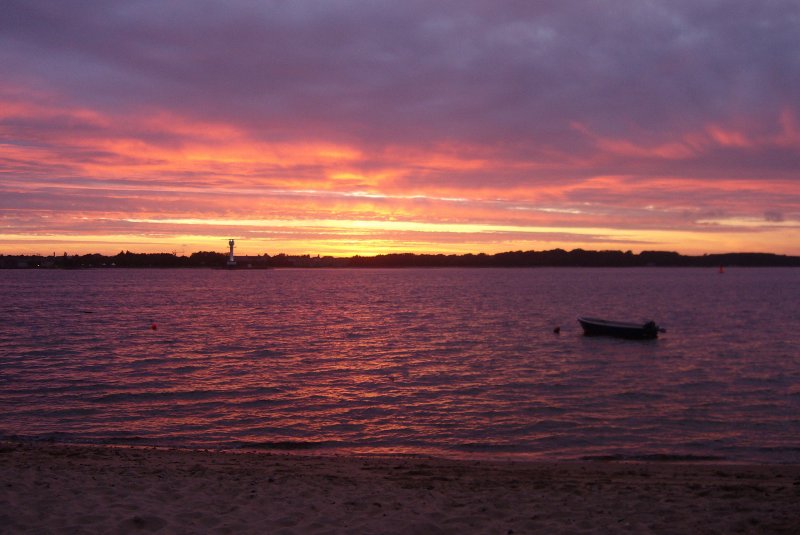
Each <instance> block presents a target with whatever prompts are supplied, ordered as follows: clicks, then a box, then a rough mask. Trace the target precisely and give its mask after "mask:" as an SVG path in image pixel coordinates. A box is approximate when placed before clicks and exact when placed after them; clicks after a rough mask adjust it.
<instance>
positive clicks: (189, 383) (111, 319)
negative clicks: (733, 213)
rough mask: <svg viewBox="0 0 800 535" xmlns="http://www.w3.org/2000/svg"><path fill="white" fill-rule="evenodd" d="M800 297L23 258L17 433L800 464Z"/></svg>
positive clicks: (785, 279) (656, 283)
mask: <svg viewBox="0 0 800 535" xmlns="http://www.w3.org/2000/svg"><path fill="white" fill-rule="evenodd" d="M798 297H800V270H798V269H735V268H730V269H728V270H727V272H726V273H725V274H722V275H721V274H719V273H717V272H716V271H715V270H706V269H657V268H652V269H403V270H347V269H341V270H269V271H245V270H241V271H224V270H219V271H215V270H123V269H110V270H85V271H32V270H30V271H3V272H0V299H1V300H2V301H1V302H2V312H0V437H5V438H9V437H19V438H31V439H42V438H47V439H55V440H61V441H70V442H93V443H126V444H127V443H130V444H148V445H169V446H187V447H214V448H237V447H260V448H267V449H300V448H302V449H308V450H309V451H320V452H334V451H350V452H353V451H355V452H370V453H409V452H411V453H425V454H435V455H444V456H450V457H473V456H479V457H480V456H486V457H489V456H491V457H498V456H499V457H524V458H555V459H573V458H580V457H586V456H606V455H612V456H622V457H624V458H634V459H636V458H642V457H647V456H660V455H665V456H697V457H720V458H724V459H727V460H733V461H759V462H800V328H798V325H800V304H798ZM584 314H585V315H594V316H601V317H609V318H617V319H636V320H638V319H650V318H652V319H655V320H656V321H657V322H658V323H659V324H661V325H662V326H664V327H666V329H667V330H668V332H667V333H666V334H664V335H662V336H661V338H659V339H658V340H653V341H625V340H616V339H611V338H587V337H584V336H582V333H581V330H580V326H579V325H578V324H577V322H576V320H575V318H576V317H577V316H578V315H584ZM154 323H155V325H156V326H157V329H156V330H153V329H152V328H151V326H152V324H154ZM556 326H560V327H561V334H560V335H556V334H554V333H553V328H554V327H556Z"/></svg>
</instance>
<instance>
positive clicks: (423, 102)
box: [0, 0, 800, 256]
mask: <svg viewBox="0 0 800 535" xmlns="http://www.w3.org/2000/svg"><path fill="white" fill-rule="evenodd" d="M228 238H235V239H236V240H237V252H238V253H240V254H263V253H269V254H277V253H280V252H285V253H289V254H297V253H310V254H323V255H327V254H332V255H336V256H342V255H347V256H349V255H352V254H362V255H363V254H368V255H371V254H377V253H387V252H425V253H437V252H442V253H464V252H473V253H478V252H486V253H494V252H500V251H509V250H519V249H523V250H527V249H535V250H542V249H554V248H557V247H559V248H563V249H568V250H569V249H574V248H584V249H615V250H623V251H624V250H633V251H634V252H638V251H642V250H654V249H656V250H673V251H679V252H681V253H686V254H698V253H715V252H735V251H764V252H776V253H786V254H795V255H797V254H800V2H797V0H787V1H781V0H774V1H773V0H763V1H753V0H724V1H716V0H708V1H705V0H675V1H661V2H658V1H648V0H606V1H591V0H585V1H584V0H581V1H579V0H575V1H564V0H554V1H550V0H540V1H531V2H520V1H491V2H489V1H464V0H459V1H437V2H431V1H415V0H403V1H396V0H395V1H380V0H376V1H366V0H365V1H340V0H329V1H314V2H312V1H303V0H294V1H290V0H285V1H277V0H276V1H255V0H251V1H243V0H226V1H224V2H217V1H214V2H212V1H197V0H192V1H188V0H186V1H183V0H175V1H161V0H159V1H131V0H125V1H113V0H85V1H81V0H72V1H63V0H54V1H37V0H20V1H16V0H4V1H3V3H2V11H0V253H3V254H27V253H40V254H48V255H49V254H53V253H57V254H59V255H60V254H62V253H63V252H68V253H70V254H72V253H88V252H100V253H106V254H114V253H117V252H119V251H120V250H123V249H127V250H131V251H135V252H172V251H175V252H177V253H178V254H190V253H192V252H194V251H201V250H215V251H220V252H222V251H225V250H226V249H227V240H228Z"/></svg>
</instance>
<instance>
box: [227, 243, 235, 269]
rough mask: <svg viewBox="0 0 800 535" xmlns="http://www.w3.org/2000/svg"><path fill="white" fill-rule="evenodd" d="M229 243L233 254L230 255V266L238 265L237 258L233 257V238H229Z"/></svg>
mask: <svg viewBox="0 0 800 535" xmlns="http://www.w3.org/2000/svg"><path fill="white" fill-rule="evenodd" d="M228 245H229V246H230V248H231V254H230V255H229V256H228V267H233V266H235V265H236V259H235V258H234V257H233V239H230V240H228Z"/></svg>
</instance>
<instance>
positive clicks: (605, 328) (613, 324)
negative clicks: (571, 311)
mask: <svg viewBox="0 0 800 535" xmlns="http://www.w3.org/2000/svg"><path fill="white" fill-rule="evenodd" d="M578 322H579V323H580V324H581V327H583V334H585V335H586V336H616V337H617V338H638V339H645V338H658V333H660V332H662V333H663V332H667V331H666V330H664V329H662V328H661V327H659V326H658V325H656V323H655V322H654V321H648V322H646V323H631V322H626V321H609V320H602V319H598V318H586V317H580V318H578Z"/></svg>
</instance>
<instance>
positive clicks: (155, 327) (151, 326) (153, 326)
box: [150, 322, 158, 331]
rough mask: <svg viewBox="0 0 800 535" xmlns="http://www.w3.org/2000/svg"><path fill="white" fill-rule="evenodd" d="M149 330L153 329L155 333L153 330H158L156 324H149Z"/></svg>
mask: <svg viewBox="0 0 800 535" xmlns="http://www.w3.org/2000/svg"><path fill="white" fill-rule="evenodd" d="M150 328H151V329H153V330H154V331H155V330H157V329H158V325H156V324H155V322H154V323H151V324H150Z"/></svg>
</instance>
